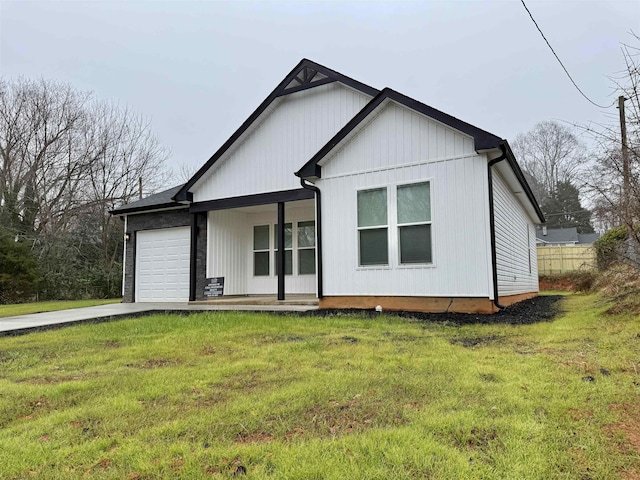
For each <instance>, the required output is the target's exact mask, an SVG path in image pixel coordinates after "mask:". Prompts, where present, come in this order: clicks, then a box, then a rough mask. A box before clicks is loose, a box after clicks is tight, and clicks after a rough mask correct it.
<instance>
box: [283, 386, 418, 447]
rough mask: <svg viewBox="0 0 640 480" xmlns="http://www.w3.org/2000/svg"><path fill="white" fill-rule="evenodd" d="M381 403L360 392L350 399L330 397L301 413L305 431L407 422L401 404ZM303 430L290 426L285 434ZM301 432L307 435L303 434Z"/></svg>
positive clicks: (335, 431)
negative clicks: (383, 406)
mask: <svg viewBox="0 0 640 480" xmlns="http://www.w3.org/2000/svg"><path fill="white" fill-rule="evenodd" d="M381 403H382V402H381V401H380V400H377V399H368V400H366V401H364V400H363V397H362V396H361V395H356V396H355V397H353V398H351V399H349V400H345V401H335V400H333V401H330V402H329V403H328V404H324V405H316V406H314V407H312V408H310V409H309V410H307V411H306V412H305V413H304V414H303V417H304V418H306V419H307V420H308V427H307V428H308V430H307V431H306V432H305V433H315V434H317V435H320V436H327V435H328V436H331V437H335V436H338V435H344V434H350V433H355V432H359V431H362V430H366V429H368V428H372V427H382V426H388V425H399V424H403V423H406V421H407V420H406V419H405V418H404V417H403V415H402V408H401V407H398V408H397V409H391V410H394V411H389V410H388V409H380V408H379V407H380V404H381ZM383 412H384V413H383ZM303 430H305V429H304V428H297V429H293V430H292V431H291V432H288V433H287V435H286V436H287V437H291V436H292V433H293V434H295V433H297V434H299V433H301V431H303ZM303 436H306V435H304V434H303Z"/></svg>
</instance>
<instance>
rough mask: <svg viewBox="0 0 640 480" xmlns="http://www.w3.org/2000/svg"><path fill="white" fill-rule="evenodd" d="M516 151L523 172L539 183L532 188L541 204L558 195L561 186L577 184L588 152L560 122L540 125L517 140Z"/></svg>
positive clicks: (546, 122)
mask: <svg viewBox="0 0 640 480" xmlns="http://www.w3.org/2000/svg"><path fill="white" fill-rule="evenodd" d="M513 151H514V153H515V154H516V157H517V158H518V161H519V162H520V164H521V165H522V168H523V169H524V170H525V171H526V172H527V173H528V174H529V175H530V176H531V177H533V178H534V179H535V180H536V181H535V183H534V185H532V188H533V189H534V190H535V191H534V194H536V197H537V198H538V201H539V202H542V201H544V199H545V198H546V197H547V196H548V195H549V194H551V193H552V192H555V191H556V190H557V188H558V184H559V183H560V182H571V183H572V184H573V185H575V186H576V187H578V189H580V187H581V182H579V181H578V178H579V175H580V173H581V171H583V169H584V166H585V161H586V158H587V157H586V150H585V146H584V144H582V142H580V141H579V140H578V139H577V138H576V136H575V135H574V134H573V132H572V131H571V129H570V128H569V127H566V126H564V125H562V124H559V123H558V122H553V121H544V122H540V123H537V124H536V125H535V126H534V127H533V129H531V130H530V131H529V132H527V133H521V134H519V135H517V136H516V138H515V140H514V142H513Z"/></svg>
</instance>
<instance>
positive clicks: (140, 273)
mask: <svg viewBox="0 0 640 480" xmlns="http://www.w3.org/2000/svg"><path fill="white" fill-rule="evenodd" d="M190 241H191V231H190V229H189V227H180V228H162V229H159V230H146V231H140V232H137V233H136V243H137V245H136V285H135V289H136V302H186V301H188V300H189V249H190Z"/></svg>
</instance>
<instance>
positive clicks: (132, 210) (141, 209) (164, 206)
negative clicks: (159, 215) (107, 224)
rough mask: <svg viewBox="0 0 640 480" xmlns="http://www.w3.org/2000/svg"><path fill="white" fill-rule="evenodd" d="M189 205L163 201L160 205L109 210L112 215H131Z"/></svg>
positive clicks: (175, 208)
mask: <svg viewBox="0 0 640 480" xmlns="http://www.w3.org/2000/svg"><path fill="white" fill-rule="evenodd" d="M188 206H189V205H187V204H183V203H178V202H171V203H161V204H158V205H146V206H144V207H132V208H120V209H116V210H109V213H110V214H111V215H130V214H132V213H144V212H148V211H155V210H177V209H180V208H187V207H188Z"/></svg>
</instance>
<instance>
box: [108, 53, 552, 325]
mask: <svg viewBox="0 0 640 480" xmlns="http://www.w3.org/2000/svg"><path fill="white" fill-rule="evenodd" d="M112 213H113V214H115V215H120V216H123V217H124V222H125V232H126V234H125V236H126V238H128V240H127V242H125V244H126V245H125V250H126V251H125V266H124V299H125V301H129V302H131V301H138V302H142V301H158V300H165V301H170V300H172V301H187V300H201V299H203V298H204V291H205V283H206V279H208V278H212V277H224V295H225V296H227V295H273V296H274V297H275V296H276V295H277V298H278V299H284V298H285V297H286V295H290V294H311V295H316V296H317V297H318V298H319V303H320V307H321V308H374V307H376V306H378V305H380V306H381V307H382V308H383V309H395V310H412V311H459V312H493V311H497V308H498V307H497V306H504V305H509V304H511V303H514V302H516V301H519V300H522V299H525V298H530V297H532V296H535V295H537V292H538V272H537V261H536V249H535V225H537V224H540V223H542V222H543V221H544V218H543V215H542V212H541V211H540V209H539V207H538V204H537V202H536V200H535V198H534V197H533V194H532V193H531V189H530V188H529V186H528V185H527V183H526V181H525V179H524V176H523V174H522V171H521V170H520V168H519V167H518V164H517V163H516V160H515V158H514V156H513V153H512V152H511V149H510V147H509V145H508V143H507V142H506V141H505V140H502V139H501V138H500V137H497V136H495V135H492V134H490V133H488V132H486V131H484V130H481V129H479V128H477V127H474V126H472V125H470V124H468V123H465V122H463V121H461V120H458V119H457V118H454V117H451V116H450V115H447V114H445V113H443V112H440V111H438V110H435V109H433V108H431V107H429V106H427V105H425V104H423V103H420V102H418V101H416V100H414V99H411V98H409V97H406V96H404V95H402V94H400V93H398V92H396V91H394V90H391V89H388V88H385V89H383V90H381V91H379V90H376V89H374V88H372V87H369V86H367V85H365V84H363V83H360V82H358V81H356V80H353V79H351V78H349V77H347V76H345V75H342V74H340V73H338V72H336V71H334V70H331V69H329V68H326V67H324V66H322V65H319V64H317V63H314V62H311V61H309V60H302V61H301V62H300V63H299V64H298V65H297V66H296V67H295V68H294V69H293V70H292V71H291V72H290V73H289V74H288V75H287V76H286V77H285V78H284V80H283V81H282V82H281V83H280V84H279V85H278V86H277V87H276V88H275V90H274V91H273V92H272V93H271V94H270V95H269V96H268V97H267V98H266V99H265V101H264V102H262V104H261V105H260V106H259V107H258V108H257V109H256V111H255V112H253V114H251V116H250V117H249V118H248V119H247V120H246V121H245V122H244V123H243V124H242V125H241V126H240V128H239V129H238V130H237V131H236V132H235V133H234V134H233V135H232V136H231V138H229V140H227V141H226V142H225V143H224V145H222V147H220V149H219V150H218V151H217V152H215V153H214V154H213V156H212V157H211V158H210V159H209V160H208V161H207V162H206V163H205V164H204V165H203V166H202V168H200V170H198V172H197V173H196V174H195V175H194V176H193V177H192V178H191V179H190V180H189V181H188V182H187V183H186V184H185V185H183V186H179V187H175V188H173V189H171V190H168V191H166V192H162V193H160V194H157V195H153V196H151V197H148V198H146V199H142V200H140V201H138V202H134V203H131V204H129V205H125V206H123V207H120V208H118V209H116V210H114V211H113V212H112ZM278 252H280V253H278Z"/></svg>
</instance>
